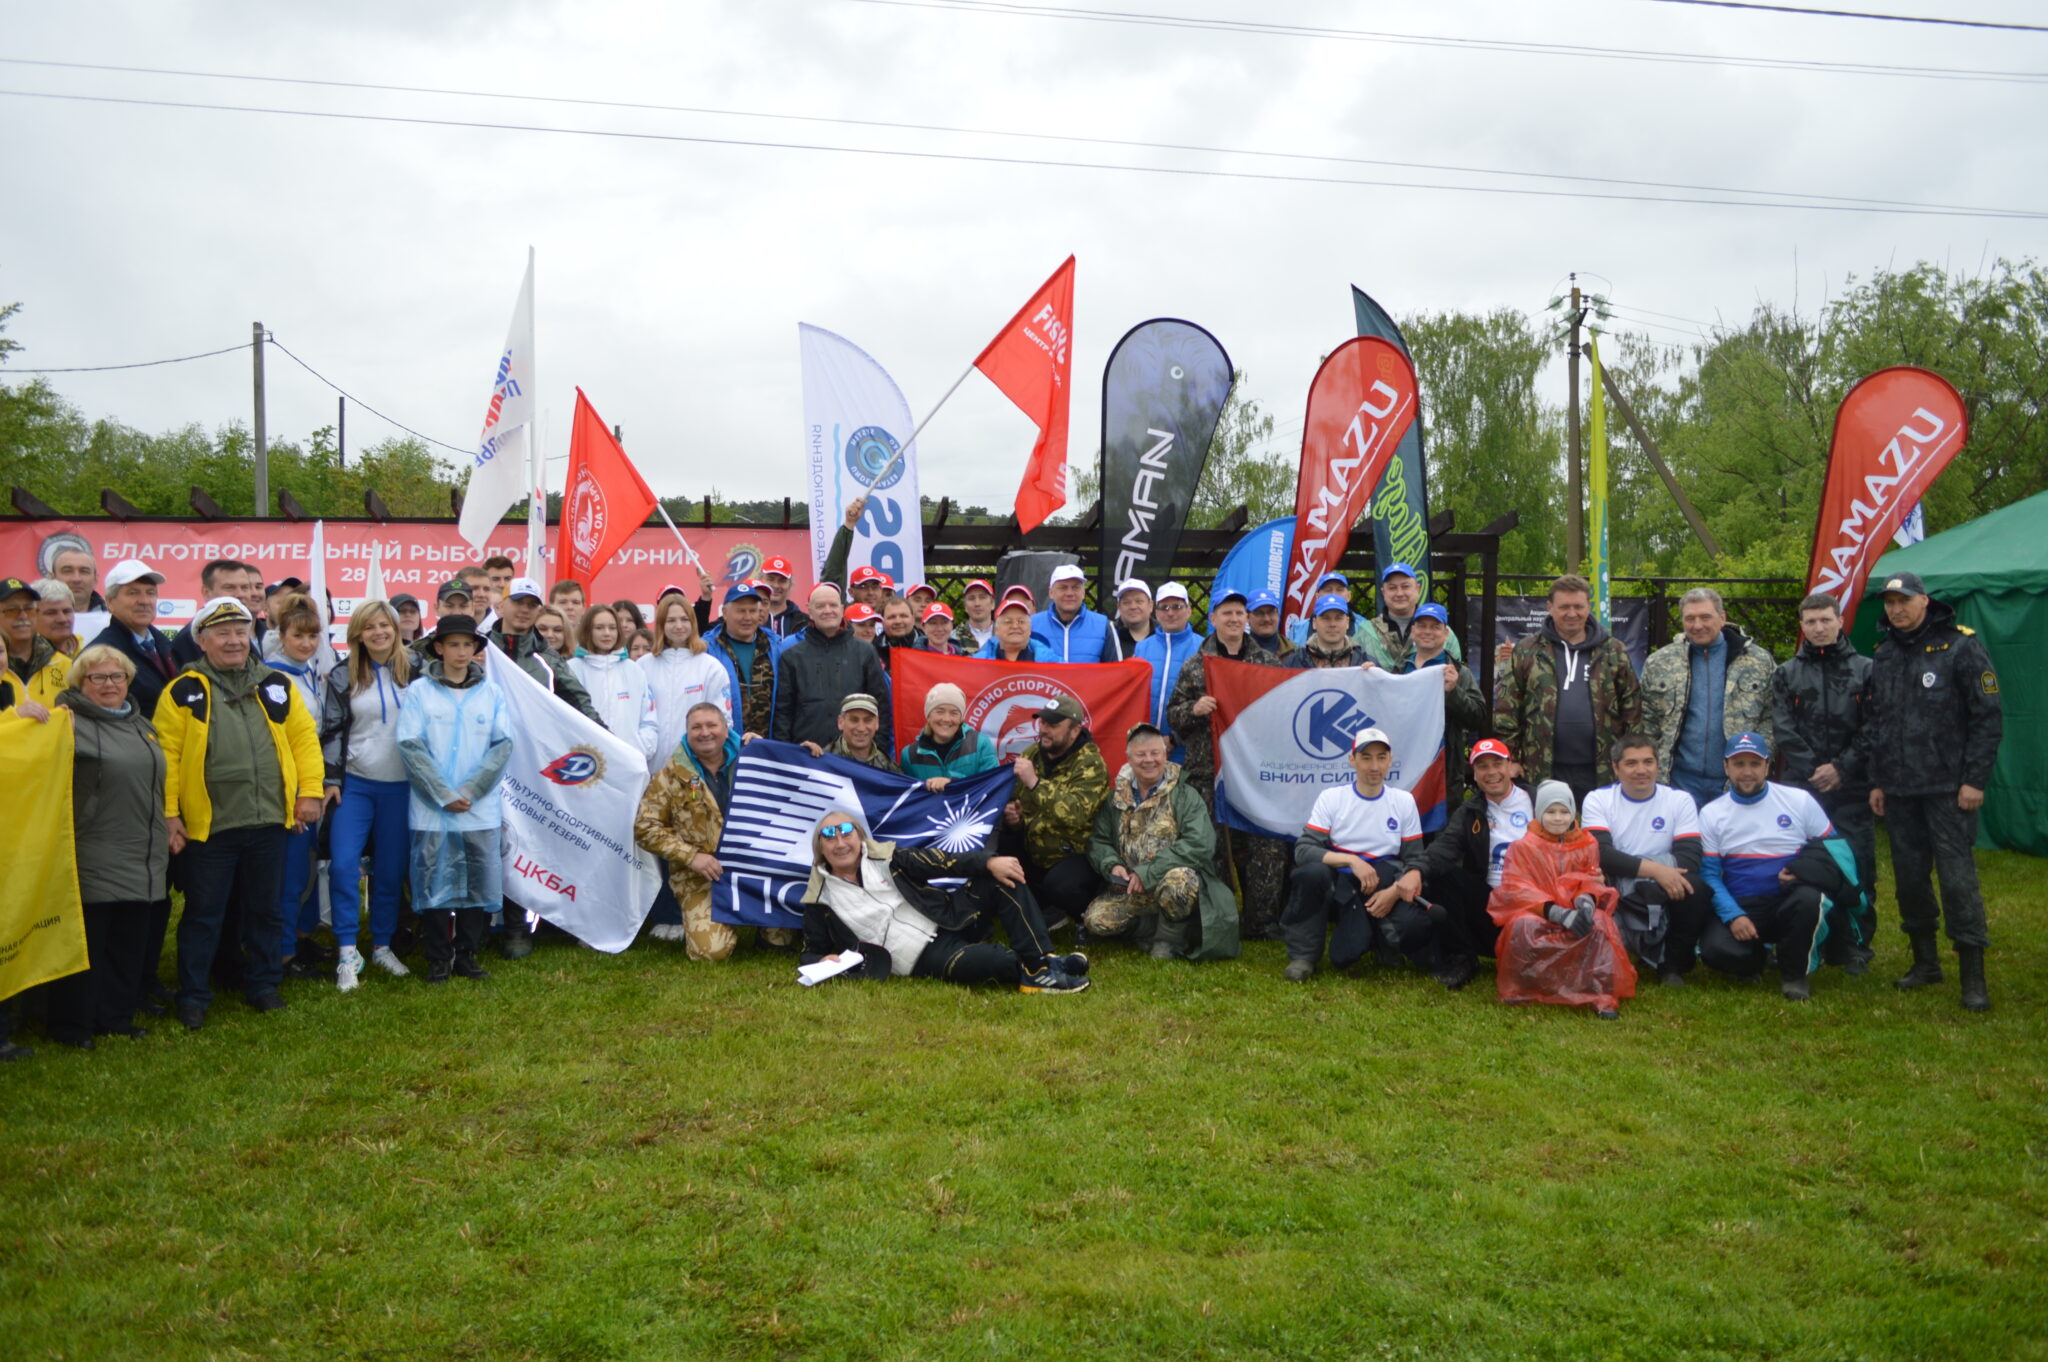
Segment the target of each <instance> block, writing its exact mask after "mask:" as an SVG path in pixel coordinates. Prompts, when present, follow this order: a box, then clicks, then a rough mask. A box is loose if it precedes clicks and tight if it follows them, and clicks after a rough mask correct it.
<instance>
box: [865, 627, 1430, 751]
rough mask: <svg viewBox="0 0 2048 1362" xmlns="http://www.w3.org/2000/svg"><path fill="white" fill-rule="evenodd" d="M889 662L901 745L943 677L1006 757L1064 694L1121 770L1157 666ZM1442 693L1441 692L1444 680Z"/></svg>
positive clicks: (935, 659) (915, 657)
mask: <svg viewBox="0 0 2048 1362" xmlns="http://www.w3.org/2000/svg"><path fill="white" fill-rule="evenodd" d="M889 665H890V667H891V668H893V670H894V674H893V675H892V676H891V677H890V690H891V692H892V699H891V704H892V705H893V709H892V711H891V712H892V714H893V715H894V718H895V722H896V744H897V746H898V747H899V748H900V747H901V746H902V745H903V744H904V743H907V742H909V741H910V740H911V739H912V738H913V737H915V736H916V735H917V731H918V730H919V729H921V728H923V727H924V697H925V693H926V692H927V691H929V690H931V688H932V687H933V686H936V685H937V684H939V682H941V681H950V682H952V683H953V684H954V685H956V686H958V687H960V690H961V693H962V694H963V695H965V696H966V697H967V727H969V728H971V729H973V730H974V731H975V732H977V733H979V734H981V735H982V736H983V737H985V738H987V739H988V740H989V741H990V742H991V743H994V744H995V749H996V755H997V756H998V757H999V758H1001V759H1002V760H1004V761H1008V760H1010V759H1011V758H1012V757H1016V756H1019V755H1021V754H1022V753H1023V751H1024V749H1025V748H1027V747H1029V746H1031V744H1033V743H1035V742H1037V741H1038V715H1039V712H1040V711H1041V710H1043V709H1044V708H1045V706H1046V702H1047V701H1049V700H1057V699H1060V698H1061V697H1063V696H1064V697H1067V698H1069V699H1072V700H1073V701H1074V702H1075V703H1076V704H1078V705H1080V707H1081V713H1082V714H1084V715H1086V716H1087V718H1086V723H1087V726H1088V731H1089V732H1090V733H1092V734H1093V735H1094V737H1095V745H1096V746H1097V747H1099V748H1101V749H1102V759H1103V760H1104V761H1105V762H1107V763H1108V764H1109V774H1110V775H1111V776H1115V775H1116V773H1117V769H1118V768H1119V767H1121V766H1122V765H1123V764H1124V734H1125V733H1127V732H1129V731H1130V727H1131V725H1132V724H1135V723H1141V722H1143V720H1144V719H1145V716H1146V715H1147V714H1148V713H1150V712H1151V711H1150V709H1149V708H1148V705H1149V701H1148V700H1147V698H1146V688H1147V687H1148V686H1149V685H1150V684H1151V681H1152V668H1151V666H1150V665H1149V664H1147V663H1144V662H1137V661H1128V662H996V661H991V660H990V659H988V658H973V657H943V656H941V655H939V654H938V653H925V652H919V651H917V650H916V649H912V648H903V649H900V650H896V651H895V655H894V657H893V658H892V659H891V661H890V664H889ZM1437 693H1438V694H1439V695H1441V694H1442V693H1443V690H1442V686H1441V685H1439V686H1438V690H1437ZM889 755H890V756H892V757H893V756H895V755H896V753H894V752H891V753H890V754H889Z"/></svg>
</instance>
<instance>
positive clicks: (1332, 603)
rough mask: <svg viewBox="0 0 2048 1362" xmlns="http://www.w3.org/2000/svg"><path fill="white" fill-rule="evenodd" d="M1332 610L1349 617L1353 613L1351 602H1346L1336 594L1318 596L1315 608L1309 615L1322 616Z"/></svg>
mask: <svg viewBox="0 0 2048 1362" xmlns="http://www.w3.org/2000/svg"><path fill="white" fill-rule="evenodd" d="M1330 610H1336V611H1339V612H1341V613H1343V614H1346V615H1348V614H1350V613H1351V602H1350V601H1347V600H1345V599H1344V598H1343V597H1342V596H1338V595H1334V594H1332V595H1328V596H1318V597H1316V603H1315V606H1314V608H1312V609H1311V610H1310V611H1309V614H1311V615H1320V614H1323V613H1324V612H1326V611H1330Z"/></svg>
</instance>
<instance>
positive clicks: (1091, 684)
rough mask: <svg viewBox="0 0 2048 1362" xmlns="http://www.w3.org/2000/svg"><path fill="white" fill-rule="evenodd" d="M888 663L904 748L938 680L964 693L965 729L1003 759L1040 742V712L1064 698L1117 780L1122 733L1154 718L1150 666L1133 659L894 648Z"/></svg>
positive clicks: (898, 731) (918, 726)
mask: <svg viewBox="0 0 2048 1362" xmlns="http://www.w3.org/2000/svg"><path fill="white" fill-rule="evenodd" d="M889 666H890V671H891V675H890V678H889V680H890V691H891V696H892V698H891V704H892V705H893V706H894V708H893V710H892V713H893V714H894V716H895V720H896V737H897V741H898V744H899V745H901V744H903V743H907V742H909V741H910V740H911V738H912V737H914V736H916V734H917V732H918V730H920V729H922V728H923V727H924V697H925V693H926V692H927V691H929V690H931V688H932V687H933V686H936V685H937V684H939V682H941V681H950V682H952V683H953V684H954V685H956V686H958V687H959V688H960V693H961V694H962V695H964V696H966V697H967V714H966V720H967V727H969V728H971V729H973V730H974V731H975V732H977V733H980V734H981V735H982V736H984V737H986V738H987V739H988V740H989V741H990V742H991V743H993V744H995V749H996V755H997V756H998V757H999V758H1001V759H1002V760H1004V761H1009V760H1010V759H1011V758H1013V757H1017V756H1019V755H1021V754H1022V753H1023V751H1024V749H1025V748H1027V747H1029V746H1030V745H1031V744H1032V743H1035V742H1037V741H1038V714H1039V711H1040V710H1042V709H1044V708H1045V705H1046V702H1047V701H1048V700H1057V699H1059V698H1061V697H1062V696H1065V697H1069V698H1071V699H1073V700H1074V701H1075V703H1077V704H1079V705H1080V706H1081V713H1083V714H1084V715H1086V716H1087V724H1088V731H1089V732H1090V733H1092V734H1094V735H1095V745H1096V746H1097V747H1099V748H1101V749H1102V759H1103V760H1104V761H1105V762H1107V763H1108V764H1109V773H1110V775H1112V776H1114V775H1115V774H1116V773H1117V768H1119V767H1121V766H1122V765H1123V764H1124V734H1125V733H1126V732H1128V731H1129V730H1130V727H1131V725H1132V724H1135V723H1139V722H1141V721H1143V720H1144V718H1145V717H1146V715H1147V714H1149V713H1150V709H1149V705H1150V701H1149V700H1148V699H1147V688H1148V687H1149V686H1150V685H1151V683H1152V667H1151V665H1150V664H1149V663H1145V662H1139V661H1135V660H1133V661H1127V662H996V661H991V660H990V659H988V658H974V657H946V656H941V655H940V654H938V653H925V652H919V651H917V650H916V649H913V648H900V649H891V650H890V662H889ZM889 755H890V756H892V757H893V756H895V755H896V753H894V752H891V753H890V754H889Z"/></svg>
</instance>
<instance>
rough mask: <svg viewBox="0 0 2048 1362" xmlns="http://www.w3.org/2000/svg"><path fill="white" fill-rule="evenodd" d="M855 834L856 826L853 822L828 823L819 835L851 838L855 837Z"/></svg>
mask: <svg viewBox="0 0 2048 1362" xmlns="http://www.w3.org/2000/svg"><path fill="white" fill-rule="evenodd" d="M853 833H854V825H853V823H852V822H851V821H849V822H845V823H827V824H826V825H825V826H824V827H822V828H819V829H818V835H819V836H820V837H851V836H853Z"/></svg>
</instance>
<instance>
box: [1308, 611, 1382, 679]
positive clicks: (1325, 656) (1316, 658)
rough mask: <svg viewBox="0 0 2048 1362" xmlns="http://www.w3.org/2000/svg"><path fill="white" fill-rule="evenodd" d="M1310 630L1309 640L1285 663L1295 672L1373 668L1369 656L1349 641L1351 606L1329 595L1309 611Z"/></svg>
mask: <svg viewBox="0 0 2048 1362" xmlns="http://www.w3.org/2000/svg"><path fill="white" fill-rule="evenodd" d="M1309 620H1310V622H1311V625H1312V626H1313V627H1312V628H1311V630H1310V632H1309V634H1308V637H1307V638H1306V639H1305V640H1304V641H1303V642H1302V644H1301V646H1300V647H1298V648H1296V649H1295V650H1294V652H1293V653H1292V654H1290V655H1289V656H1288V658H1287V660H1286V664H1285V665H1287V666H1289V667H1293V668H1294V669H1295V670H1297V671H1313V670H1316V669H1318V668H1323V667H1376V666H1378V665H1379V664H1378V663H1376V662H1374V661H1373V660H1372V654H1371V653H1369V652H1367V651H1366V650H1365V649H1364V648H1362V647H1360V646H1359V645H1358V644H1357V643H1354V642H1353V641H1352V635H1351V602H1350V601H1348V600H1346V599H1345V598H1344V597H1342V596H1339V595H1337V594H1336V593H1335V592H1332V593H1330V594H1328V595H1323V596H1318V597H1316V598H1315V602H1314V603H1313V604H1312V605H1311V606H1310V607H1309Z"/></svg>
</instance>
